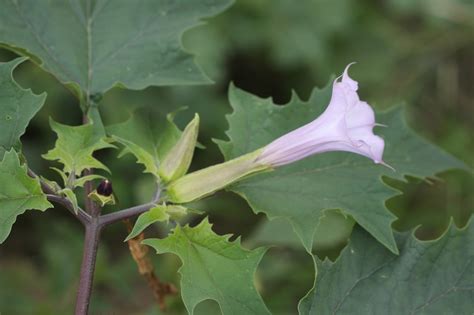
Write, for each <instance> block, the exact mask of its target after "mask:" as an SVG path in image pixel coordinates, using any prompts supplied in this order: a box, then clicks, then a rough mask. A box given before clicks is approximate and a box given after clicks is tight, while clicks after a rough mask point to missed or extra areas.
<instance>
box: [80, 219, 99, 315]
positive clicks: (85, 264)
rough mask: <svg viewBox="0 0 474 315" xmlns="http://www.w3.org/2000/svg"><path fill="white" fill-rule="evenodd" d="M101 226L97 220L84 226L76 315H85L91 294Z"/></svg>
mask: <svg viewBox="0 0 474 315" xmlns="http://www.w3.org/2000/svg"><path fill="white" fill-rule="evenodd" d="M100 231H101V226H100V225H99V220H98V218H93V219H92V220H91V221H89V222H88V223H87V224H86V234H85V238H84V251H83V254H82V264H81V274H80V280H79V288H78V291H77V299H76V310H75V314H76V315H87V314H88V310H89V304H90V299H91V293H92V282H93V279H94V270H95V262H96V258H97V249H98V248H99V238H100Z"/></svg>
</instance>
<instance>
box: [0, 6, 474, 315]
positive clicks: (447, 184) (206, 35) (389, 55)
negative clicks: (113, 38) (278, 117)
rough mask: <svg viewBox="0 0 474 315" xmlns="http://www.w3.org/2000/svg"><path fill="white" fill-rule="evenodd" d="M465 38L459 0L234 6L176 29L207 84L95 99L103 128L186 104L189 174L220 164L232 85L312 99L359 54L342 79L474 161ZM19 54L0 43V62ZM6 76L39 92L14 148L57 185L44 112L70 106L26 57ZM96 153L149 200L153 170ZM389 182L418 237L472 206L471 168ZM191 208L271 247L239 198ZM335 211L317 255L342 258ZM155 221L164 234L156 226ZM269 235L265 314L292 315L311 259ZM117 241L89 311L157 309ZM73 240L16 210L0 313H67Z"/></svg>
mask: <svg viewBox="0 0 474 315" xmlns="http://www.w3.org/2000/svg"><path fill="white" fill-rule="evenodd" d="M473 32H474V5H473V4H472V3H471V2H470V1H468V0H464V1H463V0H431V1H429V0H424V1H423V0H419V1H408V0H406V1H398V0H386V1H375V0H364V1H355V0H344V1H330V0H300V1H299V2H298V5H295V4H294V2H291V1H285V0H272V1H270V0H259V1H254V0H240V1H237V3H236V4H235V5H234V6H233V7H231V8H230V9H229V10H228V11H226V12H225V13H223V14H222V15H220V16H218V17H217V18H213V19H211V20H210V21H209V23H208V24H207V25H204V26H201V27H199V28H197V29H194V30H191V31H188V32H187V33H186V34H185V47H186V49H187V50H188V51H191V52H193V53H195V54H197V62H198V63H199V64H200V65H201V66H202V67H203V68H204V70H205V71H206V72H207V73H208V74H209V76H210V77H211V78H212V79H213V80H215V81H216V84H215V85H213V86H206V87H179V88H147V89H145V90H143V91H128V90H121V89H113V90H111V91H110V92H108V93H107V94H105V95H104V98H103V100H102V105H101V111H102V115H103V117H104V121H105V122H106V123H107V124H110V123H118V122H121V121H123V120H125V119H127V118H128V116H129V114H130V113H131V112H132V111H133V109H132V108H133V107H142V106H145V107H150V108H153V109H154V110H157V111H160V112H162V113H163V114H164V113H167V112H170V111H174V110H176V109H178V108H180V107H182V106H187V107H188V108H189V109H188V110H187V111H184V112H180V113H179V114H178V115H177V117H176V122H177V124H178V125H180V126H181V127H184V124H185V123H186V122H187V121H189V120H190V118H191V117H192V115H193V113H194V112H199V114H200V116H201V118H202V122H201V134H200V136H199V141H200V142H201V143H203V144H204V145H205V146H206V150H198V151H197V152H196V158H195V161H194V163H193V165H192V168H194V169H197V168H200V167H203V166H207V165H211V164H214V163H216V162H219V161H221V160H222V156H221V155H220V153H219V151H218V150H217V147H216V146H215V144H214V143H213V142H212V140H211V139H212V138H220V139H225V135H224V131H225V130H226V129H227V123H226V121H225V119H224V115H225V114H226V113H229V112H230V111H231V109H230V107H229V105H228V101H227V88H228V85H229V82H230V81H233V82H234V83H235V85H236V86H238V87H240V88H243V89H244V90H247V91H249V92H252V93H255V94H257V95H259V96H262V97H268V96H271V97H273V99H274V101H275V102H276V103H279V104H283V103H287V102H288V101H289V99H290V96H291V91H292V90H295V91H296V92H297V93H298V95H299V96H300V97H301V98H302V99H307V98H308V96H309V93H310V90H311V89H312V87H313V86H314V85H319V86H324V85H325V84H326V83H327V82H328V81H329V79H330V78H331V76H332V75H333V74H334V73H339V72H341V70H342V69H343V68H344V66H345V65H346V64H347V63H349V62H352V61H357V62H358V65H356V66H354V67H353V69H352V72H351V74H352V75H353V77H354V78H357V80H358V81H359V82H361V85H360V86H361V95H362V98H363V99H365V100H368V101H369V103H370V104H372V105H374V106H376V107H378V108H387V107H390V106H391V105H393V104H397V103H399V102H400V101H404V102H406V103H407V105H408V106H407V109H408V111H409V113H410V116H409V120H410V125H411V126H412V127H413V128H414V129H416V130H417V131H418V132H420V133H422V134H423V135H424V136H426V137H427V138H428V139H430V140H431V141H432V142H434V143H436V144H437V145H439V146H441V147H442V148H444V149H445V150H446V151H448V152H450V153H452V154H453V155H455V156H456V157H458V158H460V159H461V160H463V161H464V162H465V163H467V164H468V165H469V166H470V167H473V166H474V160H473V158H472V156H473V154H474V138H473V137H472V134H474V106H473V102H474V91H473V90H472V88H471V85H472V82H473V81H474V60H473V58H472V56H473V55H474V39H473V37H472V33H473ZM14 57H15V55H14V54H12V53H10V52H7V51H4V50H2V51H0V60H2V61H6V60H11V59H12V58H14ZM15 77H16V79H17V80H18V81H19V82H20V83H21V85H22V86H23V87H28V88H32V89H33V91H34V92H35V93H36V94H40V93H42V92H43V91H46V92H47V93H48V97H47V99H46V105H45V107H43V109H42V110H41V111H40V113H39V114H38V115H37V116H36V117H35V118H34V119H33V121H32V123H31V125H30V126H29V127H28V129H27V133H26V136H25V137H23V139H22V140H23V143H24V148H23V149H24V152H25V155H26V156H27V158H28V160H29V162H30V165H31V166H32V168H33V169H35V170H37V171H38V172H40V173H42V174H45V175H49V176H50V177H51V178H56V179H58V178H57V177H55V176H57V175H56V174H54V173H53V172H52V171H50V170H48V168H47V163H46V162H44V161H42V160H40V159H37V158H36V157H38V156H39V155H40V154H42V153H45V152H46V151H47V150H48V148H51V147H52V146H53V142H54V140H55V137H54V134H53V133H52V132H51V131H50V130H49V129H48V128H47V126H48V119H49V116H52V117H53V118H54V119H55V120H56V121H60V122H62V123H69V124H79V123H80V121H79V117H80V110H79V107H78V104H77V101H76V100H75V98H74V97H73V96H72V95H71V94H70V92H69V91H68V90H66V89H65V88H64V87H62V85H61V84H59V83H58V82H57V81H56V80H55V79H54V78H53V77H51V76H50V75H49V74H46V73H45V72H44V71H42V70H40V69H39V68H38V67H36V66H34V65H33V64H32V63H24V64H22V65H20V66H19V69H18V71H16V72H15ZM99 158H100V159H101V160H102V161H104V162H106V164H107V165H108V166H109V167H110V169H111V171H112V174H113V175H112V177H111V180H112V181H113V183H114V188H115V191H116V194H117V195H118V196H119V198H120V206H121V207H123V206H127V205H132V204H135V203H139V202H146V201H148V199H149V197H150V195H151V193H152V191H151V190H152V189H153V186H152V185H149V184H150V183H151V182H152V178H151V176H149V175H145V174H142V173H141V172H142V169H141V167H140V166H138V165H135V161H134V159H133V158H131V157H130V156H128V157H124V158H122V159H120V160H116V159H115V153H111V155H110V156H109V155H103V156H99ZM58 180H59V179H58ZM386 182H387V183H389V184H390V185H391V186H393V187H395V188H397V189H399V190H401V191H403V192H404V193H405V194H404V195H403V196H399V197H395V198H393V199H391V200H390V201H389V202H388V207H389V209H391V210H392V211H393V212H394V214H395V215H397V216H399V218H400V219H399V220H398V221H397V222H395V224H394V227H395V228H397V229H400V230H406V229H409V228H411V227H414V226H417V225H420V224H421V225H422V226H421V228H420V229H418V230H417V235H418V236H419V237H422V238H425V239H430V238H434V237H437V236H439V235H440V234H441V232H442V231H443V230H444V229H445V228H446V226H447V225H448V222H449V218H450V217H451V216H452V217H454V220H455V222H456V223H457V224H458V225H459V226H462V225H463V224H465V222H467V219H468V217H469V216H470V214H471V213H472V212H473V210H474V196H473V194H472V191H473V190H474V180H473V177H472V175H471V174H467V173H463V172H460V171H453V172H447V173H445V174H443V175H441V178H440V180H434V181H432V182H422V181H420V180H419V179H416V178H410V179H408V181H407V182H405V181H399V180H392V179H386ZM194 207H195V208H198V209H205V210H208V212H209V213H210V219H211V222H215V223H216V225H215V228H217V229H218V232H219V233H236V234H239V235H243V236H244V240H245V241H246V242H247V244H249V246H251V245H250V244H252V245H253V244H256V243H258V244H260V243H266V242H267V241H268V238H265V237H264V236H265V235H264V233H263V232H262V230H260V227H264V226H265V225H264V223H265V220H266V219H264V218H263V217H262V216H256V215H254V214H252V212H251V210H250V209H249V208H248V206H247V205H246V203H245V202H244V201H242V200H241V199H239V198H238V197H236V196H235V195H233V194H231V193H220V194H218V195H216V196H215V197H212V198H210V199H208V200H204V201H200V202H197V203H196V204H195V205H194ZM334 216H335V217H331V220H338V222H339V223H340V221H344V222H345V224H344V226H345V228H344V229H341V230H339V231H334V230H331V231H330V232H331V233H333V232H334V234H336V235H328V234H327V233H322V234H318V235H316V237H315V238H316V242H315V243H316V253H318V254H319V255H320V256H321V257H324V256H326V255H329V256H330V257H332V258H334V257H335V256H336V255H337V253H338V250H339V249H340V248H341V247H342V246H344V244H345V241H346V238H347V235H348V233H349V232H350V230H351V226H352V224H353V223H352V222H351V221H350V220H348V219H344V218H343V217H342V216H340V215H339V214H337V213H336V214H335V215H334ZM47 222H53V223H52V224H49V223H47ZM336 226H341V225H340V224H338V225H336ZM156 229H157V231H158V232H160V227H159V225H158V226H157V227H156ZM277 231H278V234H279V235H288V236H287V237H282V246H281V247H279V248H278V249H274V250H270V252H269V254H267V255H266V256H265V257H264V258H263V261H262V264H261V265H260V268H259V273H258V278H257V281H258V283H259V285H260V287H261V289H262V294H263V298H264V300H265V302H266V304H267V305H268V307H269V308H270V310H271V311H272V312H274V313H275V314H288V313H292V312H294V310H295V307H296V303H297V301H298V299H299V298H300V297H301V296H302V295H303V294H304V293H305V292H306V291H308V289H309V288H310V287H311V285H312V280H313V279H312V274H313V270H312V260H311V259H310V257H308V256H307V255H304V254H303V253H302V248H301V245H300V244H299V243H298V242H294V241H293V242H292V241H291V240H294V235H292V231H291V230H288V231H286V230H284V229H281V228H278V229H277ZM285 233H287V234H285ZM252 235H254V236H255V237H253V236H252ZM125 236H126V231H125V229H124V228H123V227H122V226H120V225H117V226H112V227H110V228H108V229H107V230H106V233H104V242H103V243H102V244H101V249H100V250H101V252H100V258H99V262H98V269H97V272H96V276H97V277H96V280H95V291H94V298H93V305H92V307H93V309H92V313H93V314H94V313H100V312H103V311H111V310H112V309H113V311H114V312H116V313H118V314H120V313H122V314H130V313H137V314H156V313H157V312H158V311H157V308H156V306H155V304H154V301H153V299H152V296H151V294H150V293H149V291H148V290H147V287H146V284H145V283H144V282H143V281H142V279H140V278H139V276H138V273H137V272H136V270H135V266H134V263H133V261H132V259H131V257H130V256H129V254H128V249H127V247H126V244H123V243H122V240H123V239H124V238H125ZM326 239H327V240H326ZM81 244H82V233H81V231H80V228H79V226H78V225H75V222H73V219H72V218H71V217H70V216H69V215H68V214H67V213H62V212H60V211H49V212H46V213H45V214H36V213H32V214H31V215H28V216H23V217H20V218H19V220H18V222H17V225H16V226H15V229H14V230H13V232H12V234H11V236H10V238H9V239H8V240H7V242H6V243H5V244H4V245H3V246H2V247H0V271H1V272H0V306H1V309H2V310H3V311H5V312H6V313H10V312H12V313H18V310H20V313H24V314H28V313H34V314H51V313H59V314H60V313H70V311H71V305H72V304H73V300H74V295H75V288H76V286H77V271H78V270H79V263H80V253H81ZM154 261H155V263H156V266H157V267H158V272H159V275H160V276H162V277H163V278H164V279H165V280H170V281H173V282H175V283H177V281H178V279H177V276H176V270H177V269H178V268H179V265H180V263H179V260H178V259H177V258H176V257H175V256H159V257H155V258H154ZM25 288H28V289H27V290H26V291H25ZM289 288H291V289H289ZM58 301H59V302H58ZM33 305H34V307H32V306H33ZM170 309H171V313H176V314H181V313H182V312H183V310H184V308H183V305H182V303H181V302H180V301H179V298H176V299H174V300H170ZM208 309H209V310H211V311H209V312H210V313H211V314H212V312H215V311H216V309H217V306H216V305H215V304H214V303H211V302H210V303H205V304H202V305H199V306H198V307H197V309H196V310H197V313H199V312H202V313H203V314H205V313H206V311H207V310H208Z"/></svg>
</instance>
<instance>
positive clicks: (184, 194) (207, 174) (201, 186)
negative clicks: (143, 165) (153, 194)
mask: <svg viewBox="0 0 474 315" xmlns="http://www.w3.org/2000/svg"><path fill="white" fill-rule="evenodd" d="M260 153H261V150H256V151H254V152H251V153H249V154H245V155H243V156H240V157H238V158H235V159H232V160H230V161H227V162H224V163H220V164H217V165H213V166H210V167H207V168H204V169H202V170H199V171H196V172H193V173H190V174H188V175H185V176H183V177H181V178H179V179H177V180H175V181H173V182H171V183H170V185H169V186H168V188H167V200H168V201H171V202H174V203H187V202H191V201H194V200H198V199H200V198H203V197H205V196H208V195H210V194H212V193H214V192H216V191H218V190H220V189H222V188H224V187H226V186H228V185H230V184H232V183H234V182H236V181H238V180H241V179H243V178H244V177H247V176H249V175H252V174H255V173H258V172H263V171H268V170H271V169H272V168H271V167H270V166H268V165H263V164H260V163H258V162H257V161H256V160H257V158H258V157H259V156H260Z"/></svg>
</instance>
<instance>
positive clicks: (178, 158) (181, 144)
mask: <svg viewBox="0 0 474 315" xmlns="http://www.w3.org/2000/svg"><path fill="white" fill-rule="evenodd" d="M198 132H199V115H198V114H196V115H195V116H194V119H193V120H192V121H191V122H190V123H189V124H188V125H187V126H186V128H185V129H184V131H183V134H182V135H181V138H180V139H179V140H178V142H177V143H176V144H175V145H174V146H173V147H172V148H171V150H170V151H169V152H168V154H167V155H166V157H165V158H164V160H163V161H162V162H161V164H160V167H159V169H158V175H160V177H161V179H162V180H163V181H164V182H170V181H172V180H175V179H178V178H180V177H181V176H183V175H184V174H186V172H187V171H188V169H189V165H191V160H192V158H193V153H194V148H195V147H196V142H197V136H198Z"/></svg>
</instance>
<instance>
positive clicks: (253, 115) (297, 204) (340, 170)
mask: <svg viewBox="0 0 474 315" xmlns="http://www.w3.org/2000/svg"><path fill="white" fill-rule="evenodd" d="M330 96H331V89H330V86H328V87H326V88H325V89H323V90H317V89H316V90H314V91H313V93H312V94H311V97H310V98H309V100H308V101H302V100H300V99H299V98H298V97H297V96H296V95H294V96H293V97H292V100H291V101H290V103H289V104H287V105H285V106H276V105H274V104H273V103H272V102H271V100H269V99H261V98H259V97H256V96H254V95H251V94H249V93H246V92H244V91H242V90H239V89H237V88H235V87H233V86H231V87H230V92H229V98H230V103H231V105H232V107H233V109H234V112H233V113H232V114H231V115H230V116H228V121H229V126H230V127H229V130H228V132H227V135H228V137H229V139H230V141H228V142H224V141H218V144H219V147H220V149H221V151H222V152H223V154H224V156H225V159H226V160H229V159H232V158H235V157H237V156H240V155H242V154H245V153H248V152H251V151H253V150H256V149H258V148H261V147H263V146H264V145H266V144H268V143H270V142H271V141H272V140H274V139H276V138H277V137H279V136H281V135H283V134H285V133H287V132H289V131H291V130H293V129H295V128H297V127H299V126H302V125H304V124H306V123H308V122H310V121H312V120H313V119H315V118H316V117H317V116H318V115H319V114H321V113H322V112H323V110H324V109H325V108H326V106H327V104H329V100H330ZM377 122H378V123H381V124H385V125H387V126H388V127H387V128H378V129H377V130H376V132H377V133H378V134H380V135H381V136H383V137H384V138H385V143H386V147H385V153H384V160H385V162H387V163H388V164H390V165H391V166H393V167H394V168H395V169H396V172H393V171H392V170H390V169H389V168H387V167H384V166H382V165H376V164H374V163H373V162H372V161H371V160H369V159H367V158H364V157H361V156H358V155H356V154H351V153H342V152H333V153H324V154H321V155H316V156H313V157H310V158H307V159H304V160H302V161H300V162H297V163H294V164H291V165H288V166H284V167H281V168H278V169H276V170H275V171H274V172H269V173H265V174H261V175H256V176H253V177H251V178H249V179H246V180H244V181H241V182H239V183H237V184H235V185H233V186H231V187H230V190H232V191H234V192H236V193H238V194H239V195H241V196H242V197H244V198H245V199H246V200H247V201H248V202H249V204H250V205H251V207H252V209H253V210H254V211H255V212H264V213H265V214H267V215H268V216H269V217H270V219H272V218H275V217H282V218H286V219H287V220H288V221H289V222H290V223H291V224H292V226H293V228H294V230H295V232H296V233H297V234H298V236H299V238H300V239H301V240H302V242H303V245H304V246H305V248H306V249H307V250H308V251H311V248H312V244H313V235H314V233H315V230H316V228H317V226H318V222H319V219H320V218H321V216H322V215H323V211H324V210H325V209H341V210H342V211H343V212H345V213H347V214H350V215H351V216H352V217H353V218H354V219H355V220H356V221H357V223H359V225H361V226H362V227H364V228H365V229H366V230H367V231H368V232H369V233H370V234H372V236H374V237H375V238H376V239H377V240H379V241H380V242H381V243H382V244H383V245H385V246H386V247H387V248H389V249H390V250H391V251H392V252H394V253H396V252H397V247H396V244H395V240H394V238H393V234H392V230H391V223H392V222H393V221H394V219H395V216H394V215H393V214H392V213H391V212H389V211H388V210H387V208H386V207H385V204H384V203H385V201H386V200H387V199H388V198H390V197H392V196H393V195H394V194H395V191H394V190H393V189H391V188H389V187H388V186H386V185H385V184H384V183H383V182H382V180H381V177H382V176H383V175H386V176H390V177H396V178H400V179H402V178H403V176H404V175H412V176H418V177H428V176H433V175H434V174H436V173H438V172H440V171H443V170H446V169H449V168H462V167H464V165H463V164H462V163H461V162H459V161H458V160H456V159H455V158H453V157H451V156H450V155H448V154H446V153H445V152H443V151H441V150H440V149H438V148H436V147H435V146H433V145H431V144H429V143H427V142H426V141H424V140H423V139H421V138H420V137H418V136H417V135H416V134H414V133H413V132H412V131H411V130H410V129H409V128H408V127H407V126H406V124H405V121H404V117H403V113H402V110H401V109H400V108H397V109H394V110H391V111H389V112H386V113H383V114H380V115H378V117H377Z"/></svg>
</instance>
